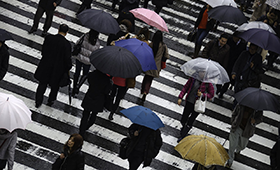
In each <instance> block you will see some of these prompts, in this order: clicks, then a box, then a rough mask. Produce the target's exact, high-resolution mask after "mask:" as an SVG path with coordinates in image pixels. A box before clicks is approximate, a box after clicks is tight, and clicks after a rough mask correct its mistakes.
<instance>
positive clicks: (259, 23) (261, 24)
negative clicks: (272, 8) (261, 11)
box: [236, 21, 276, 34]
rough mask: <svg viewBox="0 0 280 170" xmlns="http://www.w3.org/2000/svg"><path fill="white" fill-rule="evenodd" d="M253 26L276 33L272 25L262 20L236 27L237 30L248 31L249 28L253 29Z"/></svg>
mask: <svg viewBox="0 0 280 170" xmlns="http://www.w3.org/2000/svg"><path fill="white" fill-rule="evenodd" d="M252 28H259V29H263V30H267V31H269V32H271V33H273V34H276V33H275V31H274V30H273V28H272V27H271V26H269V25H267V24H266V23H264V22H262V21H252V22H249V23H244V24H242V25H240V26H239V27H238V28H237V29H236V31H238V32H244V31H247V30H249V29H252Z"/></svg>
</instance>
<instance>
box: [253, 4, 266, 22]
mask: <svg viewBox="0 0 280 170" xmlns="http://www.w3.org/2000/svg"><path fill="white" fill-rule="evenodd" d="M265 1H266V0H255V1H254V4H253V7H252V8H253V10H254V12H253V14H252V16H251V18H250V21H256V20H257V19H258V18H260V17H261V16H263V15H265V14H266V9H267V5H266V3H265Z"/></svg>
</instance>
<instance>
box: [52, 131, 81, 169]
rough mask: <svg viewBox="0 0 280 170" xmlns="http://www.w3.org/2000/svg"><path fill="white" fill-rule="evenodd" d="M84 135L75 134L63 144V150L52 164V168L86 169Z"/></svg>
mask: <svg viewBox="0 0 280 170" xmlns="http://www.w3.org/2000/svg"><path fill="white" fill-rule="evenodd" d="M83 141H84V140H83V137H82V136H81V135H79V134H73V135H71V136H70V137H69V139H68V140H67V142H66V143H65V144H64V146H63V152H62V153H61V154H60V156H59V157H58V158H57V159H56V161H55V162H54V163H53V165H52V170H84V167H85V156H84V154H83V152H82V151H81V150H82V146H83Z"/></svg>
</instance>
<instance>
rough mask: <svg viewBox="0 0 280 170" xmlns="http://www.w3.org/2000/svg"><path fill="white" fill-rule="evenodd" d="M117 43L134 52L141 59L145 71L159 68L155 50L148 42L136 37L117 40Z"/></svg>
mask: <svg viewBox="0 0 280 170" xmlns="http://www.w3.org/2000/svg"><path fill="white" fill-rule="evenodd" d="M115 45H116V46H119V47H123V48H125V49H127V50H128V51H130V52H132V54H134V56H135V57H136V58H137V59H138V60H139V62H140V64H141V66H142V70H143V71H148V70H157V66H156V62H155V59H154V54H153V50H152V48H151V47H150V46H149V45H148V44H147V43H145V42H143V41H140V40H138V39H136V38H130V39H125V40H120V41H116V42H115Z"/></svg>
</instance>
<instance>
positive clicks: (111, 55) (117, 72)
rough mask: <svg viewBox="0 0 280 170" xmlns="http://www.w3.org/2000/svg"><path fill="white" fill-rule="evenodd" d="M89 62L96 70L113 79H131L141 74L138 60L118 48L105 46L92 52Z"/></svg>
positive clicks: (123, 49)
mask: <svg viewBox="0 0 280 170" xmlns="http://www.w3.org/2000/svg"><path fill="white" fill-rule="evenodd" d="M90 62H91V64H92V65H93V66H94V67H95V68H96V69H98V70H100V71H101V72H103V73H106V74H109V75H111V76H114V77H122V78H132V77H135V76H137V75H139V74H141V72H142V69H141V64H140V62H139V60H138V59H137V58H136V57H135V56H134V55H133V54H132V53H131V52H130V51H128V50H127V49H125V48H122V47H118V46H106V47H104V48H101V49H98V50H96V51H94V52H92V53H91V55H90Z"/></svg>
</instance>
